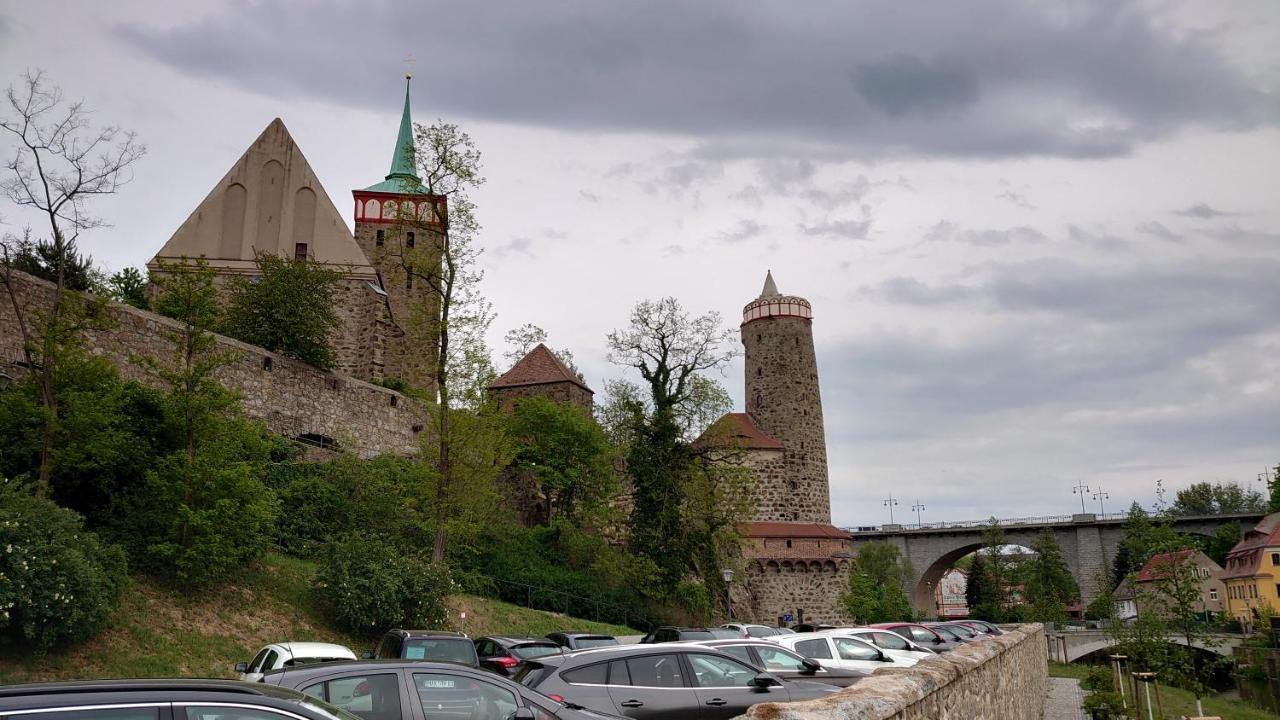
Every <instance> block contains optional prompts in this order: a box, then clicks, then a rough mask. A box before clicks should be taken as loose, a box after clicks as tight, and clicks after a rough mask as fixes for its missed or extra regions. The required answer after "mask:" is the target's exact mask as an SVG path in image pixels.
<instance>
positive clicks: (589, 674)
mask: <svg viewBox="0 0 1280 720" xmlns="http://www.w3.org/2000/svg"><path fill="white" fill-rule="evenodd" d="M515 679H516V680H517V681H518V682H520V683H521V684H523V685H526V686H528V687H531V688H533V689H535V690H537V691H539V692H541V693H544V694H546V695H548V696H550V697H551V698H552V699H557V698H560V699H563V700H565V701H566V702H572V703H576V704H578V705H583V706H585V707H588V708H591V709H592V710H596V711H598V712H603V713H618V714H621V715H625V716H626V717H630V718H636V719H637V720H689V719H690V718H696V719H697V720H728V718H733V717H737V716H739V715H741V714H743V713H744V712H746V710H747V708H749V707H751V706H752V705H755V704H756V703H761V702H788V701H792V700H810V699H813V698H819V697H826V696H827V695H830V694H831V693H833V692H836V691H838V690H839V688H837V687H835V686H833V685H824V684H823V683H817V682H806V681H802V680H797V681H794V682H783V681H782V679H781V678H779V677H778V676H776V675H774V674H772V673H768V672H763V671H761V670H760V669H759V668H757V667H754V666H752V665H748V664H747V663H745V662H743V661H741V660H739V659H737V658H735V657H733V656H731V655H726V654H725V653H722V652H720V651H719V650H716V649H714V648H709V647H706V646H704V645H697V644H693V643H679V644H676V643H667V644H659V645H653V644H649V645H620V646H618V647H607V648H597V649H595V650H581V651H579V652H574V653H568V654H567V655H548V656H547V657H542V658H538V659H536V660H530V661H528V662H526V663H525V664H524V665H523V666H522V667H521V669H520V671H519V672H518V673H517V674H516V676H515Z"/></svg>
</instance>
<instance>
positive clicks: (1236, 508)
mask: <svg viewBox="0 0 1280 720" xmlns="http://www.w3.org/2000/svg"><path fill="white" fill-rule="evenodd" d="M1265 507H1266V500H1265V499H1264V498H1263V497H1262V494H1261V493H1259V492H1258V491H1256V490H1249V489H1246V488H1243V487H1241V486H1240V484H1239V483H1235V482H1229V483H1221V482H1219V483H1212V484H1210V483H1207V482H1198V483H1193V484H1192V485H1189V486H1187V487H1185V488H1183V489H1181V490H1179V491H1178V494H1177V496H1176V497H1175V498H1174V501H1173V505H1171V506H1170V507H1169V514H1170V515H1175V516H1188V515H1230V514H1234V513H1245V512H1262V510H1263V509H1264V508H1265Z"/></svg>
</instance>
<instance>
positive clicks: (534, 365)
mask: <svg viewBox="0 0 1280 720" xmlns="http://www.w3.org/2000/svg"><path fill="white" fill-rule="evenodd" d="M560 382H570V383H573V384H574V385H577V386H578V387H581V388H582V389H583V390H586V391H587V392H592V390H591V388H589V387H587V386H586V384H585V383H583V382H582V381H581V380H579V379H578V376H577V375H575V374H574V373H573V371H572V370H570V369H569V368H568V367H566V366H565V364H564V363H562V362H560V358H558V357H556V354H555V353H553V352H551V350H550V349H548V348H547V346H546V345H543V344H542V343H538V344H537V346H536V347H534V348H533V349H532V350H530V351H529V352H528V353H527V354H525V356H524V357H522V358H520V361H519V362H517V363H516V364H515V365H512V366H511V369H510V370H508V371H506V372H505V373H503V374H502V376H501V377H499V378H498V379H497V380H494V381H493V384H492V385H490V386H489V387H491V388H503V387H517V386H520V385H546V384H549V383H560ZM593 394H594V393H593Z"/></svg>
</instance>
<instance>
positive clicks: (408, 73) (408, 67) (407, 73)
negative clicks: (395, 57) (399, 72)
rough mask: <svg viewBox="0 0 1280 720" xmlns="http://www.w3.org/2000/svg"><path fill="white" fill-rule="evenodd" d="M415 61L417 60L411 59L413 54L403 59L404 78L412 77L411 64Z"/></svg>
mask: <svg viewBox="0 0 1280 720" xmlns="http://www.w3.org/2000/svg"><path fill="white" fill-rule="evenodd" d="M415 62H417V60H414V59H413V55H410V56H408V57H406V58H405V59H404V78H405V79H406V80H408V79H409V78H411V77H413V64H414V63H415Z"/></svg>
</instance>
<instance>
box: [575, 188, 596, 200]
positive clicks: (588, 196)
mask: <svg viewBox="0 0 1280 720" xmlns="http://www.w3.org/2000/svg"><path fill="white" fill-rule="evenodd" d="M578 197H581V198H582V199H583V200H586V201H587V202H589V203H598V202H600V196H599V195H597V194H595V193H593V192H591V191H589V190H579V191H578Z"/></svg>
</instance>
